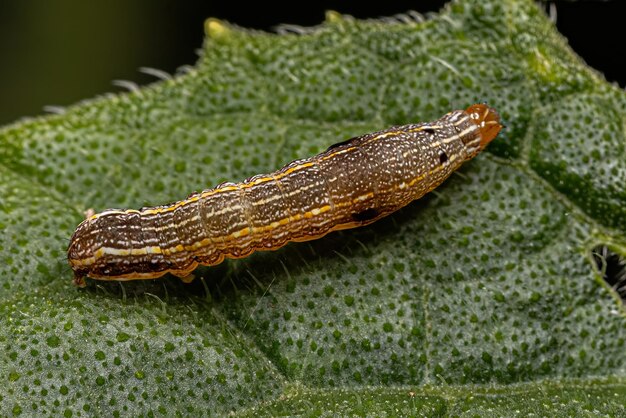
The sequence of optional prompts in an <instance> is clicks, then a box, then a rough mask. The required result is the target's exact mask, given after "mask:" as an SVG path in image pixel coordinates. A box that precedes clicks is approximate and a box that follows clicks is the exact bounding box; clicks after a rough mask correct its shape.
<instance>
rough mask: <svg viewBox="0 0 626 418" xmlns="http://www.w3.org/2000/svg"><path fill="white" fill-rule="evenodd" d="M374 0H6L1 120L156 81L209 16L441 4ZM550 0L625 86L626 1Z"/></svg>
mask: <svg viewBox="0 0 626 418" xmlns="http://www.w3.org/2000/svg"><path fill="white" fill-rule="evenodd" d="M355 3H356V2H355ZM377 3H378V4H376V5H375V6H374V5H372V6H366V5H363V4H352V3H350V2H345V1H343V2H342V1H317V2H291V3H289V4H288V5H280V6H278V5H273V4H272V3H271V2H255V3H252V4H250V5H247V4H246V5H243V4H242V2H237V1H230V2H229V1H226V0H219V1H189V0H187V1H177V0H130V1H129V0H110V1H106V2H104V1H99V2H98V1H79V0H53V1H43V0H22V1H19V0H13V1H2V2H0V125H2V124H6V123H8V122H11V121H14V120H16V119H18V118H20V117H22V116H35V115H39V114H42V113H43V110H42V109H43V106H46V105H60V106H65V105H69V104H72V103H74V102H76V101H78V100H80V99H85V98H90V97H93V96H95V95H98V94H101V93H105V92H110V91H116V90H119V87H115V86H113V85H112V84H111V82H112V81H113V80H116V79H122V80H130V81H134V82H136V83H138V84H140V85H141V84H145V83H149V82H152V81H154V80H155V79H154V77H151V76H148V75H145V74H142V73H140V72H138V68H139V67H142V66H145V67H153V68H158V69H162V70H165V71H167V72H170V73H173V72H175V70H176V68H177V67H179V66H181V65H185V64H188V65H193V64H194V62H195V61H196V58H197V55H196V53H195V51H196V50H197V49H199V48H200V47H201V46H202V38H203V22H204V20H205V19H206V18H207V17H216V18H218V19H223V20H227V21H230V22H233V23H236V24H238V25H240V26H245V27H251V28H257V29H264V30H270V29H271V28H272V27H273V26H275V25H277V24H280V23H292V24H297V25H303V26H310V25H315V24H318V23H320V22H321V21H322V20H323V19H324V11H325V10H328V9H331V10H336V11H338V12H341V13H345V14H350V15H353V16H355V17H359V18H366V17H379V16H389V15H393V14H396V13H402V12H406V11H407V10H417V11H419V12H421V13H426V12H429V11H437V10H439V9H440V8H441V7H442V6H443V4H445V1H444V0H413V1H393V2H392V1H387V2H377ZM380 3H382V4H380ZM553 3H555V5H556V11H557V26H558V28H559V30H560V31H561V33H563V34H564V35H565V36H566V37H567V38H568V39H569V41H570V44H571V45H572V47H573V49H574V50H575V51H576V52H577V53H578V54H579V55H581V56H582V57H583V59H584V60H585V61H587V63H588V64H589V65H591V66H592V67H594V68H596V69H598V70H600V71H601V72H603V73H604V74H605V76H606V78H607V79H608V80H609V81H612V82H617V83H619V84H620V85H621V86H622V87H624V86H625V85H626V70H625V69H624V63H625V62H626V24H625V23H624V18H625V17H626V14H625V13H624V10H623V9H624V3H626V2H625V1H624V0H613V1H579V2H571V1H555V2H553ZM542 4H544V3H542ZM544 9H545V10H547V6H546V7H544Z"/></svg>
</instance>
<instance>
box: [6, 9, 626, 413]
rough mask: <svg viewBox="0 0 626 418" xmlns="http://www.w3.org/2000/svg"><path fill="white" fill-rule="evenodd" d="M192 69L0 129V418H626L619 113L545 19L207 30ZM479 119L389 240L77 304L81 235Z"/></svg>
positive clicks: (381, 228)
mask: <svg viewBox="0 0 626 418" xmlns="http://www.w3.org/2000/svg"><path fill="white" fill-rule="evenodd" d="M206 29H207V33H208V37H207V40H206V43H205V46H204V50H203V53H202V56H201V58H200V60H199V61H198V63H197V65H196V66H195V67H194V68H192V69H191V70H189V71H188V72H186V73H185V74H180V75H177V76H176V77H174V78H173V79H172V80H168V81H162V82H159V83H156V84H154V85H151V86H148V87H145V88H142V89H140V90H138V91H135V92H130V93H128V94H118V95H109V96H106V97H102V98H98V99H95V100H92V101H88V102H84V103H81V104H78V105H76V106H73V107H71V108H68V109H67V110H66V112H65V113H64V114H61V115H56V116H48V117H45V118H38V119H33V120H26V121H22V122H19V123H17V124H15V125H12V126H8V127H5V128H4V129H2V130H0V162H1V165H0V229H1V230H2V233H1V234H0V349H1V350H2V354H1V355H0V383H1V384H0V415H3V416H5V415H12V414H15V415H18V414H20V413H21V414H23V415H26V416H31V415H54V416H59V415H61V414H63V415H64V416H83V415H99V416H111V415H113V416H116V415H138V414H146V415H148V414H150V415H167V416H171V415H175V414H182V415H194V416H195V415H201V414H203V413H204V414H215V415H221V414H225V413H227V412H231V411H232V412H234V413H235V414H236V415H255V414H265V415H277V414H303V415H324V414H325V413H328V411H329V410H330V411H334V413H337V414H345V415H348V414H357V415H365V414H370V415H403V416H405V415H420V414H424V415H442V416H445V415H450V416H469V415H472V416H474V415H479V416H509V415H513V414H519V415H528V414H530V413H534V414H536V415H563V416H570V415H580V416H592V415H593V416H595V415H620V414H622V415H623V414H624V413H626V411H625V408H626V401H624V399H626V397H625V395H626V347H625V339H626V321H625V315H624V313H625V311H624V308H623V306H622V305H621V302H620V300H619V298H618V297H617V295H616V293H615V292H614V291H613V290H612V289H611V288H610V287H609V286H608V285H606V284H605V283H604V282H603V280H602V277H601V274H600V273H599V271H598V269H597V268H596V266H595V262H594V259H593V257H592V254H591V251H592V249H593V248H594V247H596V246H598V245H605V246H608V247H610V248H611V250H612V251H613V252H615V253H616V254H618V255H621V256H622V257H624V256H626V188H625V187H624V185H625V184H626V158H625V155H624V154H625V152H624V148H625V146H626V140H625V138H626V136H625V135H624V129H625V123H624V121H625V120H626V119H625V118H626V113H625V112H624V109H625V108H626V106H625V105H626V95H625V94H624V92H623V91H621V90H619V89H618V88H616V87H614V86H610V85H608V84H607V83H606V82H605V81H604V80H603V79H602V77H601V76H599V75H598V74H597V73H595V72H594V71H593V70H591V69H589V68H587V67H585V66H584V65H583V63H582V62H581V60H580V59H579V58H578V57H576V56H575V55H574V54H573V53H572V52H571V51H570V49H569V48H568V47H567V44H566V42H565V40H564V39H563V38H562V37H561V36H560V35H558V33H557V32H556V31H555V29H554V27H553V25H552V24H551V23H550V22H549V21H548V19H547V18H546V17H545V16H544V14H543V13H542V12H541V11H540V10H539V9H538V8H537V7H536V6H535V5H534V3H533V2H531V1H530V0H505V1H495V0H491V1H487V0H458V1H456V2H453V3H451V4H450V5H449V6H448V7H447V8H446V9H445V10H443V11H442V13H441V14H439V15H433V16H431V17H430V18H429V19H428V20H426V21H411V19H400V20H385V21H358V20H354V19H350V18H348V17H342V16H339V15H338V14H336V13H329V15H328V19H327V21H326V22H324V23H323V24H321V25H320V26H319V27H316V28H312V29H310V30H304V31H303V32H305V33H302V34H298V35H295V34H287V35H276V34H266V33H257V32H248V31H244V30H241V29H238V28H234V27H231V26H228V25H227V24H225V23H223V22H219V21H215V20H209V21H207V25H206ZM481 101H487V102H488V103H489V104H490V105H491V106H493V107H495V108H496V109H498V110H499V111H500V113H501V115H502V116H503V118H504V120H505V123H506V127H507V128H506V130H505V131H504V132H503V133H502V134H501V135H500V136H499V138H498V139H497V140H496V141H494V143H492V144H491V145H490V147H489V148H488V151H487V152H484V153H483V154H481V155H480V156H478V157H477V158H476V159H475V160H473V161H472V162H471V163H468V164H466V165H465V166H464V167H463V168H462V169H461V170H460V173H459V175H457V176H453V177H452V178H451V179H450V180H449V181H447V182H446V184H445V185H443V186H442V187H441V188H439V189H437V191H436V192H435V193H432V194H431V195H429V196H427V197H426V198H424V199H421V200H420V201H418V202H415V203H413V204H411V205H409V206H408V207H406V208H405V209H403V210H401V211H399V212H398V213H396V214H394V215H392V216H390V217H388V218H386V219H383V220H381V221H379V222H377V223H376V224H374V225H371V226H368V227H365V228H361V229H357V230H349V231H342V232H340V233H333V234H331V235H329V236H327V237H325V238H323V239H320V240H317V241H313V242H310V243H300V244H290V245H288V246H287V247H285V248H283V249H281V250H279V251H274V252H265V253H257V254H254V255H253V256H251V257H249V258H246V259H242V260H231V261H227V262H225V263H223V264H221V265H219V266H216V267H213V268H203V269H200V270H199V271H198V272H197V276H198V279H196V281H195V282H194V283H192V284H191V285H184V284H181V283H180V282H179V281H178V280H177V279H175V278H172V277H166V278H164V279H160V280H156V281H145V282H127V283H124V284H120V283H106V282H98V283H95V282H91V283H90V286H89V287H88V288H86V289H84V290H79V289H76V288H74V287H73V286H72V284H71V281H72V274H71V272H70V270H69V267H68V266H67V264H66V261H65V249H66V246H67V243H68V238H69V236H70V235H71V233H72V231H73V229H74V227H75V226H76V225H77V224H78V223H79V222H80V221H81V219H82V218H83V216H84V215H83V212H84V211H86V210H87V209H90V208H93V209H95V210H96V211H100V210H103V209H105V208H108V207H140V206H142V205H157V204H162V203H165V202H168V201H172V200H177V199H182V198H184V197H185V196H186V195H187V194H188V193H190V192H192V191H194V190H196V191H197V190H201V189H204V188H207V187H209V186H213V185H216V184H217V183H219V182H221V181H224V180H231V181H235V180H241V179H243V178H245V177H247V176H250V175H254V174H257V173H263V172H269V171H272V170H274V169H276V168H278V167H280V166H281V165H282V164H285V163H287V162H288V161H290V160H292V159H295V158H302V157H306V156H309V155H312V154H314V153H317V152H319V151H321V150H323V149H325V148H326V147H327V146H328V145H330V144H333V143H335V142H337V141H340V140H343V139H345V138H349V137H351V136H354V135H358V134H362V133H365V132H370V131H375V130H378V129H382V128H385V127H387V126H389V125H391V124H398V123H408V122H415V121H422V120H430V119H433V118H437V117H439V116H441V115H442V114H443V113H445V112H447V111H449V110H451V109H457V108H465V107H466V106H468V105H470V104H472V103H475V102H481Z"/></svg>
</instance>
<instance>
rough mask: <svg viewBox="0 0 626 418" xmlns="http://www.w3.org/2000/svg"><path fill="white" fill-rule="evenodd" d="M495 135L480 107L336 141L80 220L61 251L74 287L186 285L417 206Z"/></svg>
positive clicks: (491, 116) (496, 126)
mask: <svg viewBox="0 0 626 418" xmlns="http://www.w3.org/2000/svg"><path fill="white" fill-rule="evenodd" d="M501 128H502V126H501V125H500V117H499V115H498V113H497V112H496V111H495V110H494V109H492V108H489V107H488V106H486V105H484V104H475V105H472V106H470V107H468V108H467V109H466V110H455V111H453V112H450V113H448V114H446V115H445V116H443V117H442V118H440V119H438V120H436V121H434V122H430V123H419V124H412V125H404V126H397V127H391V128H389V129H386V130H384V131H380V132H375V133H371V134H367V135H363V136H359V137H356V138H352V139H349V140H347V141H344V142H340V143H338V144H335V145H333V146H331V147H330V148H328V149H327V150H326V151H324V152H322V153H321V154H318V155H316V156H313V157H310V158H307V159H304V160H297V161H293V162H291V163H289V164H287V165H286V166H284V167H283V168H281V169H280V170H278V171H275V172H273V173H271V174H262V175H257V176H254V177H251V178H249V179H246V180H244V181H243V182H241V183H223V184H220V185H219V186H217V187H215V188H214V189H208V190H205V191H203V192H200V193H195V194H193V195H191V196H189V197H188V198H187V199H185V200H182V201H179V202H176V203H171V204H169V205H165V206H156V207H149V208H142V209H140V210H132V209H129V210H117V209H109V210H106V211H104V212H101V213H98V214H96V215H93V216H91V217H89V218H88V219H86V220H84V221H83V222H82V223H81V224H80V225H78V227H77V228H76V231H75V232H74V234H73V235H72V238H71V242H70V245H69V248H68V251H67V257H68V260H69V263H70V266H71V267H72V269H73V270H74V283H75V284H77V285H78V286H84V285H85V281H84V278H85V277H86V276H89V277H91V278H94V279H100V280H134V279H154V278H157V277H160V276H162V275H164V274H166V273H172V274H174V275H176V276H178V277H180V278H181V279H182V280H183V281H185V282H189V281H191V280H193V276H192V275H191V272H192V271H193V270H194V269H195V268H196V267H197V266H198V265H199V264H203V265H215V264H218V263H220V262H222V261H223V260H224V258H225V257H228V258H240V257H245V256H247V255H249V254H251V253H252V252H254V251H257V250H274V249H277V248H279V247H282V246H283V245H285V244H286V243H287V242H289V241H308V240H312V239H316V238H319V237H322V236H324V235H326V234H327V233H329V232H331V231H336V230H339V229H346V228H353V227H357V226H362V225H367V224H370V223H372V222H374V221H376V220H378V219H380V218H382V217H383V216H386V215H389V214H390V213H392V212H394V211H396V210H398V209H400V208H401V207H403V206H405V205H407V204H408V203H409V202H411V201H413V200H415V199H418V198H420V197H422V196H423V195H424V194H426V193H428V192H430V191H431V190H433V189H434V188H435V187H437V186H438V185H439V184H441V183H442V182H443V181H444V180H445V179H446V178H447V177H448V176H450V174H452V172H454V171H455V170H456V169H457V168H459V167H460V166H461V165H462V164H463V162H464V161H467V160H469V159H471V158H473V157H474V156H476V155H477V154H478V153H479V152H480V151H481V150H482V149H483V148H484V147H485V146H486V145H487V144H488V143H489V142H491V140H493V139H494V138H495V137H496V135H497V134H498V132H500V129H501Z"/></svg>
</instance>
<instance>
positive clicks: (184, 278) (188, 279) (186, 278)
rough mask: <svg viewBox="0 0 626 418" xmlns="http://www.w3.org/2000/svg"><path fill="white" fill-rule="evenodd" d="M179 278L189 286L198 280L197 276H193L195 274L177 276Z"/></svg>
mask: <svg viewBox="0 0 626 418" xmlns="http://www.w3.org/2000/svg"><path fill="white" fill-rule="evenodd" d="M177 277H178V278H179V279H180V280H181V281H182V282H183V283H187V284H189V283H191V282H193V279H195V278H196V276H195V275H193V274H191V273H189V274H188V275H186V276H177Z"/></svg>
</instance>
